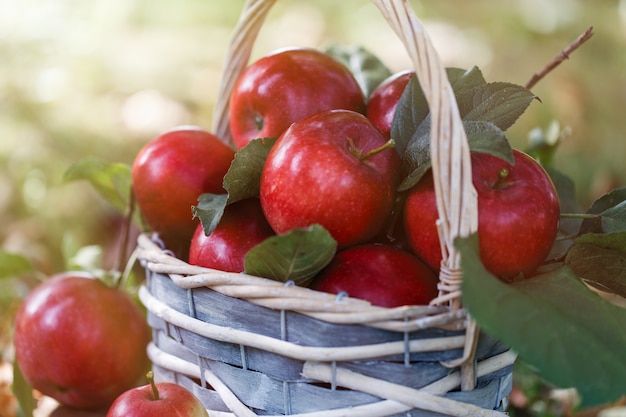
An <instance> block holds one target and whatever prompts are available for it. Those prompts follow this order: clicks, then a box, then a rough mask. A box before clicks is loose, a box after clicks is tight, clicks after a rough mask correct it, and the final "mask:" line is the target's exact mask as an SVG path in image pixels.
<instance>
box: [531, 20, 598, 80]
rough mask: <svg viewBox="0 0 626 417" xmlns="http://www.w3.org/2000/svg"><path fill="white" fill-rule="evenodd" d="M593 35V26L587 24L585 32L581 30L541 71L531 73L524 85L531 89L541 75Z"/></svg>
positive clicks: (550, 69)
mask: <svg viewBox="0 0 626 417" xmlns="http://www.w3.org/2000/svg"><path fill="white" fill-rule="evenodd" d="M592 35H593V26H589V29H587V30H586V31H585V32H583V33H582V34H581V35H580V36H579V37H578V38H576V40H574V42H572V43H570V44H569V45H568V46H567V48H565V49H563V50H562V51H561V52H560V53H559V54H558V55H557V56H556V57H554V59H553V60H552V61H551V62H550V63H549V64H548V65H546V66H545V67H544V68H543V69H542V70H541V71H539V72H536V73H535V74H533V76H532V78H531V79H530V80H529V81H528V82H527V83H526V85H525V86H524V87H526V88H528V89H531V88H532V87H534V86H535V84H537V83H538V82H539V81H540V80H541V79H542V78H543V77H545V76H546V75H547V74H548V73H549V72H550V71H552V70H553V69H554V68H556V67H557V66H558V65H559V64H560V63H561V62H563V61H565V60H566V59H568V58H569V56H570V54H571V53H572V52H574V51H575V50H576V49H578V47H580V46H581V45H582V44H583V43H585V42H587V41H588V40H589V38H591V36H592Z"/></svg>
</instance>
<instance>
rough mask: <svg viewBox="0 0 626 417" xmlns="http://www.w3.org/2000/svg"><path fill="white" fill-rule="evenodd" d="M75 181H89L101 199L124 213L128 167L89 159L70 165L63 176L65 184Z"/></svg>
mask: <svg viewBox="0 0 626 417" xmlns="http://www.w3.org/2000/svg"><path fill="white" fill-rule="evenodd" d="M77 180H86V181H89V183H90V184H91V185H92V186H93V187H94V188H95V189H96V191H97V192H98V193H99V194H100V196H101V197H102V198H104V199H105V200H106V201H107V202H109V203H111V204H112V205H113V206H114V207H115V208H117V209H118V210H119V211H121V212H122V213H124V212H126V208H127V207H128V205H129V197H130V188H131V183H132V180H131V168H130V166H128V165H126V164H122V163H110V162H106V161H103V160H101V159H99V158H96V157H89V158H86V159H84V160H82V161H80V162H77V163H75V164H73V165H71V166H70V167H69V168H68V169H67V170H66V171H65V173H64V174H63V181H65V182H69V181H77Z"/></svg>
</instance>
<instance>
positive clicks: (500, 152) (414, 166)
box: [398, 117, 513, 191]
mask: <svg viewBox="0 0 626 417" xmlns="http://www.w3.org/2000/svg"><path fill="white" fill-rule="evenodd" d="M463 127H464V128H465V134H466V135H467V143H468V145H469V148H470V150H472V151H475V152H484V153H489V154H491V155H494V156H497V157H499V158H502V159H504V160H505V161H508V162H509V163H513V149H512V148H511V145H510V144H509V141H508V139H507V138H506V136H505V135H504V132H502V130H500V128H498V127H497V126H496V125H494V124H492V123H489V122H485V121H471V120H467V121H464V122H463ZM431 165H432V162H431V160H430V118H429V117H427V118H426V120H425V121H424V122H423V123H422V124H421V125H420V127H419V128H418V130H417V131H416V132H415V137H414V138H412V140H411V142H410V143H409V145H408V147H407V148H406V150H405V152H404V155H403V158H402V171H403V172H404V173H406V175H405V178H404V179H403V180H402V182H401V183H400V186H399V187H398V191H405V190H408V189H410V188H411V187H413V186H414V185H415V184H417V182H418V181H419V180H420V179H421V178H422V176H423V175H424V174H425V173H426V171H428V170H429V169H430V167H431Z"/></svg>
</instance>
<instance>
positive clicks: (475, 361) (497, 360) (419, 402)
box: [137, 0, 515, 417]
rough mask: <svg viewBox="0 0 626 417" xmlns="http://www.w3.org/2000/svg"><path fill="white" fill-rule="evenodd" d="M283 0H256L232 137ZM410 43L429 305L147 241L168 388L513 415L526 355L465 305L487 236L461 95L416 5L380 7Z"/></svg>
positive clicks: (232, 404)
mask: <svg viewBox="0 0 626 417" xmlns="http://www.w3.org/2000/svg"><path fill="white" fill-rule="evenodd" d="M274 2H275V0H249V1H248V3H247V4H246V6H245V8H244V11H243V13H242V16H241V19H240V21H239V23H238V25H237V27H236V28H235V31H234V36H233V38H232V40H231V45H230V48H229V51H228V56H227V58H226V63H227V67H226V70H225V71H224V78H223V80H222V86H221V90H220V94H219V100H218V105H217V108H216V113H215V119H214V121H215V123H214V126H213V131H214V132H216V134H217V135H218V136H220V137H222V138H226V139H228V140H229V139H230V133H229V129H228V115H227V108H228V106H227V100H225V99H224V98H225V97H226V98H227V97H228V95H229V92H230V91H231V90H232V86H233V84H234V82H235V80H236V79H237V77H238V75H239V74H240V73H241V72H242V71H243V70H244V68H245V67H246V65H247V63H248V60H249V57H250V52H251V49H252V45H253V43H254V39H255V38H256V35H257V33H258V31H259V30H260V28H261V26H262V24H263V21H264V17H265V16H266V14H267V12H268V11H269V9H270V8H271V7H272V5H273V3H274ZM373 2H374V3H375V4H376V5H377V6H378V7H379V9H380V10H381V11H382V14H383V16H384V17H385V18H386V19H387V21H388V22H389V24H390V26H391V27H392V28H393V30H394V31H395V32H396V33H397V35H398V36H399V37H400V39H401V40H402V41H403V43H404V45H405V47H406V50H407V52H408V54H409V56H410V57H411V59H412V62H413V64H414V67H415V70H416V74H417V77H418V79H419V82H420V84H421V86H422V89H423V90H424V92H425V96H426V97H427V100H428V102H429V106H430V109H431V117H432V131H431V133H432V138H433V139H432V143H431V155H432V165H433V177H434V180H435V190H436V193H437V198H438V209H439V215H440V220H439V223H438V226H439V230H440V236H441V242H442V254H443V261H442V267H441V273H440V284H439V288H440V295H439V297H438V298H437V299H435V300H433V302H432V303H431V305H428V306H404V307H397V308H382V307H376V306H372V305H371V304H370V303H368V302H365V301H363V300H358V299H353V298H350V297H345V296H335V295H331V294H326V293H322V292H318V291H313V290H310V289H306V288H301V287H298V286H295V285H290V284H289V283H287V284H283V283H279V282H276V281H273V280H268V279H264V278H260V277H254V276H250V275H247V274H241V273H228V272H223V271H217V270H212V269H207V268H202V267H196V266H192V265H189V264H187V263H186V262H183V261H182V260H180V259H177V258H175V257H174V256H172V255H171V253H169V252H168V251H167V250H166V249H165V248H163V247H162V246H161V245H159V243H158V239H156V238H153V237H152V236H150V235H148V234H143V235H141V236H140V237H139V240H138V247H137V254H138V258H139V260H140V262H141V264H142V265H143V267H144V268H145V270H146V273H147V279H146V283H145V285H144V286H143V287H142V288H141V290H140V294H139V295H140V298H141V301H142V302H143V303H144V305H145V306H146V308H147V310H148V321H149V324H150V326H151V327H152V329H153V342H152V343H151V344H150V346H149V348H148V353H149V356H150V358H151V360H152V362H153V370H154V373H155V377H156V379H157V380H161V381H173V382H176V383H178V384H181V385H183V386H185V387H187V388H189V389H190V390H191V391H192V392H194V393H195V394H196V396H198V397H199V398H200V399H201V401H202V402H203V403H204V405H205V407H206V408H207V410H209V413H210V415H211V416H233V415H234V416H237V417H243V416H257V415H275V416H281V415H282V416H284V415H289V416H303V417H304V416H307V417H333V416H372V417H376V416H442V415H444V416H494V415H503V413H502V410H504V409H505V408H506V405H507V396H508V394H509V392H510V390H511V383H512V369H513V363H514V361H515V354H514V353H513V352H511V351H510V350H508V348H507V347H506V346H503V345H502V344H500V343H499V342H498V341H497V340H493V339H491V338H490V337H488V336H487V335H485V334H482V333H480V331H479V329H477V326H476V324H475V322H474V321H473V320H472V319H471V317H469V316H468V315H467V313H466V311H465V310H464V309H463V308H462V306H461V304H460V295H461V293H460V283H461V278H462V277H461V274H460V271H459V254H458V252H457V251H456V250H455V248H454V245H453V241H454V239H455V238H456V237H457V236H465V235H467V234H469V233H471V232H473V231H475V230H476V227H477V214H476V213H477V211H476V193H475V191H474V188H473V186H472V183H471V166H470V163H469V149H468V146H467V139H466V137H465V132H464V130H463V126H462V124H461V119H460V116H459V114H458V109H457V107H456V101H455V99H454V95H453V93H452V89H451V88H450V85H449V82H448V80H447V77H446V73H445V70H444V68H443V66H442V65H441V63H440V62H439V59H438V56H437V53H436V51H435V50H434V49H433V47H432V45H431V43H430V40H429V38H428V35H427V34H426V33H425V31H424V30H423V27H422V25H421V23H420V22H419V20H418V19H417V18H416V17H415V15H414V13H413V11H412V10H411V8H410V6H409V5H408V2H407V1H406V0H374V1H373Z"/></svg>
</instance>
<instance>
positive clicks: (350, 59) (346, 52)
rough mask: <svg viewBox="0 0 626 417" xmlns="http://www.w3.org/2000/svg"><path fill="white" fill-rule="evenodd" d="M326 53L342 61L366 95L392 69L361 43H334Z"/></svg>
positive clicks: (387, 75) (366, 95)
mask: <svg viewBox="0 0 626 417" xmlns="http://www.w3.org/2000/svg"><path fill="white" fill-rule="evenodd" d="M326 53H327V54H329V55H331V56H333V57H334V58H336V59H338V60H339V61H341V62H342V63H343V64H344V65H345V66H346V67H348V69H350V71H352V74H353V75H354V78H355V79H356V80H357V82H358V83H359V86H360V87H361V90H362V91H363V94H364V95H365V97H369V96H370V94H372V91H374V89H375V88H376V87H377V86H378V85H379V84H380V83H381V82H383V81H384V80H385V79H386V78H387V77H389V76H391V70H389V68H387V66H386V65H385V64H384V63H383V62H382V61H381V60H380V59H379V58H378V57H377V56H376V55H374V54H373V53H372V52H370V51H368V50H367V49H365V48H364V47H363V46H361V45H337V44H335V45H332V46H330V47H329V48H328V49H327V50H326Z"/></svg>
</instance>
